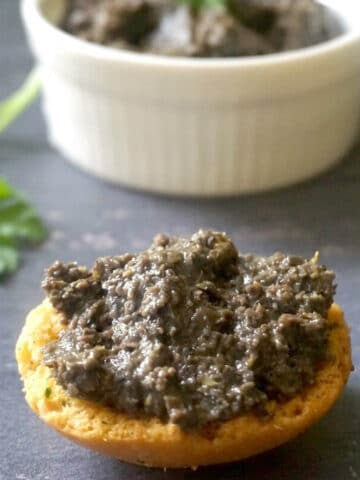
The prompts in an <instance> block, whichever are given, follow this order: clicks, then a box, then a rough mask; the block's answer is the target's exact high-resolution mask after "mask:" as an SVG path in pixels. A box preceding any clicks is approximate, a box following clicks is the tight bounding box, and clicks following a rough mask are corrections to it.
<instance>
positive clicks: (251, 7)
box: [62, 0, 337, 57]
mask: <svg viewBox="0 0 360 480" xmlns="http://www.w3.org/2000/svg"><path fill="white" fill-rule="evenodd" d="M62 27H63V29H64V30H66V31H67V32H69V33H71V34H73V35H75V36H77V37H79V38H82V39H84V40H88V41H90V42H94V43H98V44H102V45H108V46H110V47H115V48H121V49H127V50H133V51H138V52H142V53H152V54H154V53H155V54H160V55H173V56H186V57H239V56H247V55H263V54H267V53H273V52H281V51H286V50H294V49H297V48H303V47H307V46H309V45H315V44H318V43H320V42H324V41H326V40H328V39H330V38H332V37H333V36H334V35H336V34H337V32H336V31H335V30H337V28H335V26H334V25H333V22H332V21H331V20H330V18H329V15H328V12H327V10H326V9H325V7H323V6H322V5H321V4H320V3H318V2H316V1H315V0H213V1H207V0H70V1H69V7H68V10H67V12H66V16H65V18H64V20H63V22H62Z"/></svg>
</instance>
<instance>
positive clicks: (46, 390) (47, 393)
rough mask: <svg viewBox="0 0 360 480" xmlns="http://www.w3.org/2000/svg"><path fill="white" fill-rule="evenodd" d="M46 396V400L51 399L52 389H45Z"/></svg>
mask: <svg viewBox="0 0 360 480" xmlns="http://www.w3.org/2000/svg"><path fill="white" fill-rule="evenodd" d="M44 395H45V398H49V397H50V395H51V388H50V387H46V388H45V392H44Z"/></svg>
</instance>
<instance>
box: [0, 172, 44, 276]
mask: <svg viewBox="0 0 360 480" xmlns="http://www.w3.org/2000/svg"><path fill="white" fill-rule="evenodd" d="M46 235H47V232H46V228H45V226H44V224H43V223H42V221H41V219H40V218H39V216H38V214H37V213H36V211H35V209H34V208H33V207H32V206H31V205H30V204H29V203H28V202H27V201H26V200H25V198H23V196H22V195H20V194H19V193H18V192H16V191H15V190H14V189H13V188H12V187H11V186H10V185H9V184H8V183H7V182H6V181H5V180H4V179H3V178H1V177H0V280H1V278H3V277H4V276H5V275H6V274H10V273H13V272H15V271H16V270H17V268H18V266H19V252H18V249H19V247H20V245H21V244H23V243H39V242H41V241H43V240H44V239H45V238H46Z"/></svg>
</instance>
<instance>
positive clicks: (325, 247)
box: [0, 0, 360, 480]
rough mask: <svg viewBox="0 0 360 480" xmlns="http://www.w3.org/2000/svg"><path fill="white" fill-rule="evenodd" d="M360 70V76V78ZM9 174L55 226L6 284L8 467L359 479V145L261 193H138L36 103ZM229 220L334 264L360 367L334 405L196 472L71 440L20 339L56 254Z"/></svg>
mask: <svg viewBox="0 0 360 480" xmlns="http://www.w3.org/2000/svg"><path fill="white" fill-rule="evenodd" d="M17 8H18V5H17V2H16V1H14V0H0V98H1V97H3V96H5V95H6V94H8V93H10V92H11V91H12V90H13V89H14V88H15V87H16V86H17V85H18V84H19V83H21V80H22V79H23V77H24V75H25V73H26V71H27V70H29V68H30V67H31V57H30V55H29V52H28V49H27V47H26V45H25V40H24V36H23V34H22V29H21V25H20V21H19V18H18V13H17ZM359 81H360V79H359ZM0 175H3V176H5V177H6V178H8V180H9V181H10V182H12V183H13V184H14V185H16V186H17V187H18V188H19V189H21V190H22V191H23V192H25V193H26V194H27V195H28V196H29V197H30V198H31V199H32V200H33V202H34V203H35V204H36V206H37V207H38V209H39V210H40V212H41V214H42V215H43V217H44V219H45V220H46V222H47V224H48V226H49V228H50V231H51V235H50V239H49V240H48V241H47V242H46V243H45V244H44V245H43V246H42V247H40V248H38V249H35V250H28V251H26V252H25V253H24V256H23V262H22V266H21V269H20V271H19V272H18V273H17V274H16V275H15V276H14V277H12V278H11V279H9V280H8V281H7V282H6V283H5V284H2V285H0V322H1V325H0V326H1V330H0V332H1V333H0V479H1V480H11V479H19V480H20V479H21V480H30V479H31V480H35V479H37V480H40V479H41V480H45V479H47V480H72V479H77V480H92V479H94V480H115V479H121V480H132V479H139V480H140V479H143V480H145V479H148V480H159V479H164V480H165V479H166V480H179V479H183V478H189V479H194V480H195V479H203V480H205V479H208V480H211V479H224V480H229V479H239V478H244V479H245V478H246V479H248V480H258V479H263V478H266V479H269V480H272V479H276V480H281V479H288V478H289V479H292V480H300V479H306V480H307V479H320V480H322V479H323V480H332V479H360V408H359V405H360V376H359V366H360V365H359V361H360V328H359V310H360V268H359V267H360V149H359V148H357V149H354V151H353V152H352V153H351V154H350V155H349V156H348V158H346V159H345V160H344V161H343V163H342V164H341V165H339V166H338V167H337V168H336V169H334V170H333V171H331V172H330V173H328V174H326V175H324V176H322V177H321V178H319V179H316V180H314V181H312V182H308V183H306V184H303V185H300V186H297V187H295V188H292V189H288V190H282V191H278V192H275V193H269V194H264V195H261V196H248V197H242V198H233V199H224V200H190V199H188V200H184V199H173V198H164V197H157V196H153V195H147V194H142V193H136V192H132V191H128V190H126V189H121V188H118V187H115V186H111V185H108V184H106V183H103V182H101V181H99V180H96V179H94V178H92V177H90V176H88V175H87V174H84V173H82V172H81V171H79V170H77V169H75V168H74V167H72V166H70V165H69V164H68V163H66V162H65V161H64V160H63V159H62V158H60V156H59V155H58V154H57V153H56V152H54V151H53V150H51V149H50V148H49V147H48V145H47V142H46V135H45V127H44V123H43V119H42V117H41V114H40V109H39V105H38V104H37V105H35V106H33V107H32V108H31V109H30V110H29V111H28V112H27V113H26V114H25V115H24V116H23V118H21V119H20V120H19V121H18V122H17V123H16V124H15V125H13V126H12V127H11V128H10V129H9V130H8V131H7V132H6V133H5V134H4V135H2V136H0ZM199 227H210V228H216V229H219V230H225V231H227V232H228V233H229V234H230V235H232V237H233V239H234V240H235V242H236V243H237V245H238V246H239V248H240V249H241V250H242V251H255V252H257V253H263V254H270V253H271V252H273V251H274V250H285V251H291V252H294V253H298V254H303V255H312V254H313V253H314V251H315V250H320V252H321V259H322V261H324V262H326V263H328V264H329V265H330V266H331V267H332V268H334V269H335V271H336V272H337V279H338V285H339V286H338V293H337V297H336V298H337V301H338V302H339V303H340V304H341V305H342V306H343V308H344V310H345V313H346V317H347V320H348V322H349V324H350V325H351V328H352V341H353V357H354V363H355V367H356V370H355V372H354V373H353V374H352V375H351V380H350V382H349V384H348V387H347V389H346V391H345V393H344V394H343V395H342V397H341V398H340V400H339V401H338V402H337V404H336V406H335V408H334V409H333V410H332V411H331V413H330V414H328V415H327V416H326V417H325V418H324V419H323V420H322V421H321V422H320V423H319V424H317V425H316V426H314V427H313V428H312V429H310V431H308V432H307V433H306V434H304V435H303V436H301V437H300V438H298V439H297V440H295V441H293V442H292V443H289V444H288V445H286V446H283V447H281V448H278V449H276V450H275V451H273V452H271V453H267V454H264V455H261V456H259V457H257V458H254V459H250V460H247V461H244V462H241V463H237V464H232V465H228V466H218V467H213V468H206V469H200V470H198V471H197V472H191V471H174V472H162V471H159V470H147V469H145V468H140V467H133V466H129V465H125V464H122V463H120V462H118V461H115V460H112V459H108V458H105V457H103V456H100V455H97V454H94V453H92V452H89V451H87V450H85V449H83V448H81V447H78V446H76V445H73V444H72V443H70V442H69V441H67V440H65V439H63V438H61V437H60V436H58V435H57V434H56V433H54V432H53V431H51V430H50V429H49V428H48V427H46V426H45V425H44V424H42V422H41V421H40V420H38V419H37V418H36V417H35V415H34V414H33V413H32V412H31V411H30V410H29V409H28V407H27V406H26V404H25V402H24V399H23V394H22V391H21V383H20V381H19V379H18V375H17V369H16V364H15V360H14V353H13V352H14V344H15V341H16V337H17V335H18V334H19V331H20V329H21V326H22V324H23V322H24V318H25V315H26V313H27V312H28V311H29V309H30V308H31V307H33V306H35V305H36V304H37V303H39V301H40V300H41V299H42V296H43V294H42V292H41V290H40V286H39V285H40V280H41V277H42V273H43V269H44V268H45V267H46V266H47V265H48V264H49V263H50V262H52V261H53V260H54V259H56V258H60V259H63V260H70V259H77V260H79V261H80V262H84V263H86V264H88V265H90V264H91V263H92V262H93V261H94V259H95V258H96V257H97V256H99V255H104V254H113V253H119V252H123V251H125V250H130V251H137V250H139V249H142V248H145V247H146V246H147V245H148V243H149V241H150V239H151V238H152V236H153V235H154V234H155V233H156V232H158V231H164V232H168V233H171V234H189V233H191V232H193V231H195V230H196V229H198V228H199Z"/></svg>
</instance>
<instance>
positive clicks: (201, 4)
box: [182, 0, 227, 10]
mask: <svg viewBox="0 0 360 480" xmlns="http://www.w3.org/2000/svg"><path fill="white" fill-rule="evenodd" d="M182 3H185V4H186V5H189V7H191V8H192V9H194V10H200V9H202V8H214V7H226V6H227V0H182Z"/></svg>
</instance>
